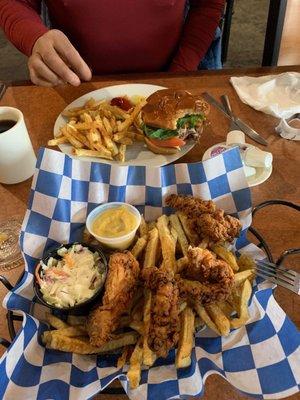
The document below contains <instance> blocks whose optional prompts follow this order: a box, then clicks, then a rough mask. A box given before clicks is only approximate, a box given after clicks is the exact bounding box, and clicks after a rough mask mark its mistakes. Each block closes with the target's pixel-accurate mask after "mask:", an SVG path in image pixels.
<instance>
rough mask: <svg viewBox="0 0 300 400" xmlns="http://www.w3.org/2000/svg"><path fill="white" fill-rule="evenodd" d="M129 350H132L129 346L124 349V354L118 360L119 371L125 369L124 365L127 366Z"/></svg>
mask: <svg viewBox="0 0 300 400" xmlns="http://www.w3.org/2000/svg"><path fill="white" fill-rule="evenodd" d="M129 349H130V347H129V346H126V347H124V349H123V351H122V354H121V355H120V357H119V358H118V361H117V368H118V369H120V368H123V367H124V365H125V364H126V361H127V357H128V353H129Z"/></svg>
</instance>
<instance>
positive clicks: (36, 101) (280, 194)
mask: <svg viewBox="0 0 300 400" xmlns="http://www.w3.org/2000/svg"><path fill="white" fill-rule="evenodd" d="M287 70H294V71H298V72H300V66H298V67H282V68H273V69H269V68H268V69H261V68H258V69H251V70H238V69H236V70H223V71H209V72H207V71H206V72H199V73H190V74H184V75H182V74H168V75H166V74H147V75H127V76H109V77H99V78H95V79H94V80H93V81H92V82H89V83H84V84H82V85H81V86H80V87H77V88H74V87H70V86H63V87H57V88H53V89H48V88H40V87H36V86H32V85H29V84H28V83H21V84H18V85H12V86H10V87H9V88H8V89H7V91H6V93H5V95H4V97H3V99H2V100H1V102H0V105H9V106H13V107H17V108H19V109H20V110H21V111H22V112H23V113H24V116H25V121H26V124H27V127H28V130H29V132H30V135H31V139H32V142H33V146H34V149H35V150H36V151H37V150H38V148H39V147H41V146H45V145H46V143H47V140H48V139H50V138H52V136H53V133H52V132H53V126H54V122H55V120H56V118H57V115H58V114H59V113H60V112H61V110H62V109H63V108H64V107H65V106H66V105H67V104H69V103H70V102H71V101H73V100H74V99H76V98H77V97H79V96H81V95H83V94H85V93H87V92H90V91H92V90H95V89H98V88H101V87H105V86H110V85H115V84H123V83H130V82H132V83H133V82H137V83H151V84H155V85H162V86H166V87H173V88H179V89H183V88H184V89H187V90H189V91H191V92H192V93H196V92H197V93H201V92H203V91H209V92H210V93H212V95H214V96H215V97H219V96H220V95H222V94H227V95H229V97H230V99H231V103H232V107H233V110H234V112H235V113H236V114H237V115H239V116H240V117H241V118H242V119H243V120H245V121H246V122H248V123H249V124H250V125H252V126H253V128H254V129H256V130H257V131H258V132H260V133H261V134H262V135H263V136H264V138H265V139H267V141H268V143H269V146H268V150H269V151H271V152H272V153H273V155H274V164H273V173H272V175H271V177H270V178H269V180H268V181H267V182H265V183H263V184H262V185H260V186H257V187H254V188H252V190H251V191H252V198H253V204H254V205H255V204H258V203H260V202H262V201H264V200H269V199H274V198H277V199H284V200H289V201H292V202H299V199H300V185H299V182H300V179H299V178H300V176H299V171H300V151H299V143H297V142H293V141H288V140H285V139H282V138H280V137H279V136H278V135H277V134H276V133H275V131H274V127H275V126H276V125H277V124H278V120H277V119H276V118H274V117H272V116H269V115H266V114H263V113H261V112H258V111H255V110H254V109H252V108H250V107H249V106H247V105H245V104H243V103H242V102H241V101H240V100H239V98H238V96H237V95H236V93H235V91H234V89H233V88H232V86H231V85H230V83H229V78H230V76H237V75H249V74H250V75H253V76H257V75H265V74H267V73H279V72H284V71H287ZM209 119H210V121H211V124H210V126H209V127H207V129H206V132H205V134H204V135H203V138H202V139H201V142H200V144H199V145H197V146H195V148H194V149H193V150H192V151H191V152H190V153H189V154H188V155H186V156H184V157H183V158H182V159H181V160H180V161H181V162H194V161H199V160H201V158H202V155H203V153H204V151H205V150H206V149H207V148H208V147H209V146H211V145H213V144H215V143H219V142H222V141H224V140H225V138H226V134H227V132H228V130H229V122H228V120H227V119H226V118H225V117H224V116H223V115H222V114H221V113H220V112H219V111H217V110H216V109H214V108H212V109H211V112H210V116H209ZM248 141H249V142H251V140H250V139H248ZM30 185H31V182H30V180H29V181H26V182H23V183H20V184H17V185H11V186H8V185H1V184H0V201H1V207H0V221H1V220H6V219H9V218H11V217H13V216H17V217H20V218H22V216H23V215H24V212H25V210H26V204H27V199H28V194H29V190H30ZM254 226H255V227H256V228H257V229H258V230H259V231H260V232H261V233H262V234H263V235H264V236H265V237H266V238H267V239H268V242H269V244H270V246H271V249H272V252H273V255H274V256H275V258H276V257H278V256H279V254H280V253H281V252H282V251H283V250H285V249H287V248H291V247H300V246H299V242H300V234H299V232H300V218H299V216H298V219H297V215H296V212H295V211H291V210H286V209H285V208H283V207H281V206H280V207H270V208H268V210H266V211H261V213H260V214H259V216H258V217H256V219H255V221H254ZM298 260H299V259H298ZM289 262H290V265H291V266H292V267H294V268H295V269H297V264H296V257H295V258H294V259H293V260H292V259H291V260H290V261H289ZM298 267H299V263H298ZM21 271H22V268H19V269H15V270H12V271H10V272H6V273H4V274H3V275H5V276H6V277H7V278H8V279H9V280H10V281H11V282H12V283H14V282H15V281H16V279H17V278H18V276H19V275H20V273H21ZM298 271H299V272H300V270H299V268H298ZM4 294H5V290H4V289H3V288H2V287H0V298H1V300H2V299H3V297H4ZM276 298H277V300H278V302H279V304H280V305H281V306H282V308H283V309H284V310H285V311H286V312H287V314H288V315H289V316H290V317H291V319H292V320H293V321H294V322H295V323H296V324H297V326H298V327H300V313H299V309H300V298H299V296H296V295H295V294H293V293H291V292H288V291H286V290H283V289H281V288H277V289H276ZM297 310H298V312H297ZM0 318H1V324H0V337H6V338H7V339H8V338H9V335H8V332H7V328H6V324H5V310H4V309H1V314H0ZM0 350H1V351H2V349H0ZM97 398H98V397H97ZM105 398H109V396H101V399H105ZM110 398H112V397H110ZM117 398H118V396H114V399H117ZM120 398H121V397H120ZM218 398H221V399H232V400H234V399H242V398H245V396H242V395H241V394H239V393H238V392H236V391H235V390H234V389H233V388H232V387H231V386H230V385H229V384H228V383H227V382H225V381H224V380H223V379H222V378H220V377H218V376H216V375H213V376H210V377H209V378H208V380H207V381H206V390H205V395H204V397H202V399H204V400H205V399H210V400H214V399H218ZM290 398H291V399H296V398H299V397H298V395H294V396H291V397H290Z"/></svg>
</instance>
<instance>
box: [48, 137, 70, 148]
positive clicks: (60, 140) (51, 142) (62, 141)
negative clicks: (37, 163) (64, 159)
mask: <svg viewBox="0 0 300 400" xmlns="http://www.w3.org/2000/svg"><path fill="white" fill-rule="evenodd" d="M65 143H69V141H68V139H67V138H66V137H64V136H62V137H59V138H56V139H51V140H48V146H58V145H59V144H65Z"/></svg>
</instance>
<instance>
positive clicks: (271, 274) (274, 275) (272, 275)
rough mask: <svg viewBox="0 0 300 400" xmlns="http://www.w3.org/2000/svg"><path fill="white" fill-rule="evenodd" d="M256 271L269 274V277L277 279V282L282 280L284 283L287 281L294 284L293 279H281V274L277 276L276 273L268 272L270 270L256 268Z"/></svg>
mask: <svg viewBox="0 0 300 400" xmlns="http://www.w3.org/2000/svg"><path fill="white" fill-rule="evenodd" d="M256 271H259V272H261V273H263V274H266V275H267V276H269V277H270V278H274V279H277V281H278V284H279V283H281V282H284V283H287V284H288V285H292V286H294V281H292V282H290V281H287V280H286V279H283V277H282V276H278V275H276V274H273V273H272V272H270V271H266V270H263V269H256Z"/></svg>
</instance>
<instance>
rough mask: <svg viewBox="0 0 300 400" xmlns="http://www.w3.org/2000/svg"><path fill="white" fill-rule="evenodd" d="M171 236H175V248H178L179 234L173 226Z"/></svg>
mask: <svg viewBox="0 0 300 400" xmlns="http://www.w3.org/2000/svg"><path fill="white" fill-rule="evenodd" d="M171 236H172V238H173V242H174V246H175V249H176V245H177V240H178V234H177V231H176V229H174V228H173V226H172V227H171Z"/></svg>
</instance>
